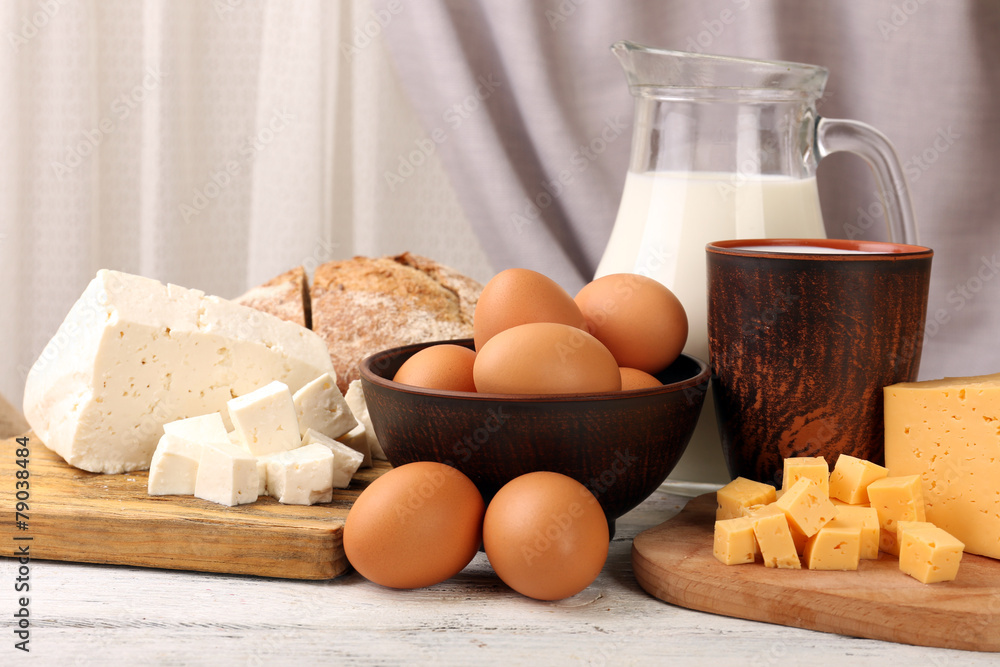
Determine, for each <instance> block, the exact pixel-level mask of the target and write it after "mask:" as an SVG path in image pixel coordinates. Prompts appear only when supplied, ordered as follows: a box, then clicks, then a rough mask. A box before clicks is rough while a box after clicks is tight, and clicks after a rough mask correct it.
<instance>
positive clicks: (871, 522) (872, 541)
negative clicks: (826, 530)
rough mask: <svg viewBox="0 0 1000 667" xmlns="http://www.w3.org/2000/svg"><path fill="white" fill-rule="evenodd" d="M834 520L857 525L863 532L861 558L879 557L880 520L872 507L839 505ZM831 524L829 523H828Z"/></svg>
mask: <svg viewBox="0 0 1000 667" xmlns="http://www.w3.org/2000/svg"><path fill="white" fill-rule="evenodd" d="M834 521H837V522H842V523H848V524H850V525H853V526H857V527H858V530H859V531H860V532H861V548H860V552H859V557H860V558H861V559H873V560H874V559H877V558H878V552H879V536H880V533H881V530H880V528H879V522H878V512H876V511H875V510H874V509H872V508H871V507H861V506H860V505H842V506H840V507H837V516H836V517H834ZM827 525H829V524H827Z"/></svg>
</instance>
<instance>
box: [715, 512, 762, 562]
mask: <svg viewBox="0 0 1000 667" xmlns="http://www.w3.org/2000/svg"><path fill="white" fill-rule="evenodd" d="M757 552H758V549H757V538H756V537H754V534H753V521H751V520H750V519H748V518H746V517H738V518H736V519H722V520H720V521H716V522H715V543H714V544H713V547H712V553H713V554H714V555H715V557H716V558H718V559H719V561H721V562H722V563H724V564H726V565H740V564H742V563H752V562H754V556H755V555H756V554H757Z"/></svg>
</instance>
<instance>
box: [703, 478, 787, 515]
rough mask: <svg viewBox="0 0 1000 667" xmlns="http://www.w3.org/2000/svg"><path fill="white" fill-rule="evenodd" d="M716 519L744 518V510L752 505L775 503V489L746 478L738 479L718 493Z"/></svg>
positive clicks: (716, 496) (716, 494) (716, 497)
mask: <svg viewBox="0 0 1000 667" xmlns="http://www.w3.org/2000/svg"><path fill="white" fill-rule="evenodd" d="M715 499H716V502H718V504H719V507H718V509H716V511H715V518H716V519H734V518H736V517H738V516H742V515H743V512H742V510H743V509H745V508H747V507H750V506H751V505H766V504H768V503H773V502H774V487H773V486H771V485H770V484H762V483H760V482H755V481H753V480H751V479H746V478H744V477H737V478H736V479H734V480H733V481H731V482H730V483H729V484H726V485H725V486H724V487H722V488H721V489H719V490H718V491H716V493H715Z"/></svg>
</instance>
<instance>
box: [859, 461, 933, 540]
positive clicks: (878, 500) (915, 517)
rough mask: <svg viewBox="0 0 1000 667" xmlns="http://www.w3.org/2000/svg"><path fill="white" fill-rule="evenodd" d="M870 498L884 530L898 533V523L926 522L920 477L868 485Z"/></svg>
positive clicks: (889, 478) (888, 478)
mask: <svg viewBox="0 0 1000 667" xmlns="http://www.w3.org/2000/svg"><path fill="white" fill-rule="evenodd" d="M868 498H869V499H871V504H872V507H874V508H875V510H876V511H877V512H878V520H879V525H881V527H882V530H888V531H890V532H893V533H894V532H896V522H898V521H924V520H926V518H927V516H926V514H925V512H924V495H923V491H922V489H921V483H920V476H919V475H906V476H903V477H884V478H882V479H879V480H875V481H874V482H872V483H871V484H869V485H868Z"/></svg>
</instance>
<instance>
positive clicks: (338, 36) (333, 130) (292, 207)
mask: <svg viewBox="0 0 1000 667" xmlns="http://www.w3.org/2000/svg"><path fill="white" fill-rule="evenodd" d="M373 11H374V10H373V8H372V7H371V6H370V5H369V3H368V2H367V0H343V1H338V2H328V1H326V0H296V1H295V2H275V1H272V2H264V1H259V0H204V1H203V0H180V1H177V0H145V1H143V2H136V1H135V0H16V1H14V0H12V1H9V2H3V3H0V21H2V23H0V25H2V35H3V38H4V44H3V46H0V54H2V55H0V119H2V122H0V280H2V284H3V286H4V288H3V290H2V291H0V312H2V313H3V317H2V318H0V340H2V341H3V353H2V354H0V394H3V395H4V396H6V397H7V398H8V399H9V400H10V401H11V402H12V403H14V404H15V405H20V402H21V396H22V392H23V384H24V377H25V374H26V373H27V370H28V368H29V367H30V366H31V364H32V363H33V361H34V359H35V358H36V357H37V355H38V354H39V352H41V349H42V347H43V346H44V345H45V343H46V342H47V341H48V339H49V338H51V336H52V335H53V333H54V332H55V330H56V328H57V327H58V325H59V323H60V322H61V321H62V319H63V318H64V317H65V315H66V313H67V312H68V310H69V308H70V306H71V305H72V304H73V302H74V301H75V300H76V299H77V297H79V295H80V293H81V292H82V291H83V289H84V287H85V286H86V284H87V283H88V282H89V281H90V280H91V279H92V278H93V276H94V274H95V273H96V271H97V270H98V269H100V268H114V269H119V270H123V271H128V272H131V273H138V274H142V275H146V276H150V277H153V278H156V279H158V280H162V281H169V282H173V283H176V284H179V285H184V286H187V287H196V288H198V289H202V290H204V291H205V292H208V293H211V294H218V295H220V296H225V297H232V296H236V295H238V294H241V293H242V292H243V291H245V290H246V289H247V288H249V287H250V286H253V285H256V284H259V283H260V282H263V281H265V280H267V279H269V278H271V277H273V276H275V275H277V274H279V273H282V272H284V271H286V270H288V269H289V268H292V267H293V266H297V265H304V266H305V267H306V268H307V269H308V270H310V271H311V270H312V269H314V268H315V267H316V266H317V265H318V264H320V263H322V262H324V261H327V260H330V259H339V258H345V257H350V256H352V255H355V254H363V255H381V254H387V253H398V252H402V251H404V250H410V251H413V252H418V253H421V254H425V255H428V256H430V257H434V258H436V259H438V260H439V261H442V262H444V263H447V264H450V265H452V266H454V267H455V268H458V269H460V270H463V271H465V272H466V273H468V274H470V275H473V276H475V277H477V278H479V279H481V280H486V279H488V278H489V276H490V275H491V274H492V270H491V268H490V264H489V262H488V260H487V259H486V256H485V254H484V253H483V251H482V249H481V247H480V245H479V243H478V241H477V239H476V237H475V235H474V234H473V233H472V231H471V229H470V228H469V226H468V223H467V222H466V221H465V218H464V215H463V213H462V210H461V208H460V206H459V205H458V201H457V198H456V196H455V193H454V191H453V189H452V188H451V186H450V184H449V181H448V179H447V177H446V176H445V174H444V172H443V169H442V167H441V164H440V162H439V160H438V153H437V152H430V151H426V152H428V153H429V154H427V155H425V154H424V153H420V154H419V157H416V154H415V156H414V160H413V161H414V162H419V164H418V165H417V166H416V168H414V169H413V170H412V173H407V177H406V178H405V179H404V180H403V182H401V183H393V184H392V186H393V187H392V188H390V187H389V185H387V183H386V179H385V176H384V172H386V171H387V170H390V169H395V168H397V167H398V160H399V156H400V155H409V154H410V153H411V152H412V151H414V150H417V151H419V146H418V144H420V145H423V144H421V140H422V139H423V138H424V132H423V130H422V128H421V126H420V123H419V121H418V119H417V118H416V116H415V114H414V111H413V108H412V106H411V104H410V102H409V101H408V99H407V97H406V95H405V94H404V93H403V91H402V89H401V87H400V85H399V82H398V79H397V77H396V74H395V70H394V69H393V68H392V67H391V65H390V63H389V61H388V59H387V55H386V52H385V48H384V39H383V38H382V34H381V33H382V30H383V26H382V25H381V24H380V23H379V16H378V15H376V14H373ZM388 16H389V17H390V18H391V19H392V20H396V18H397V17H396V16H395V15H394V14H390V15H388ZM382 23H386V19H385V18H384V17H383V18H382ZM407 159H409V158H407Z"/></svg>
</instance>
